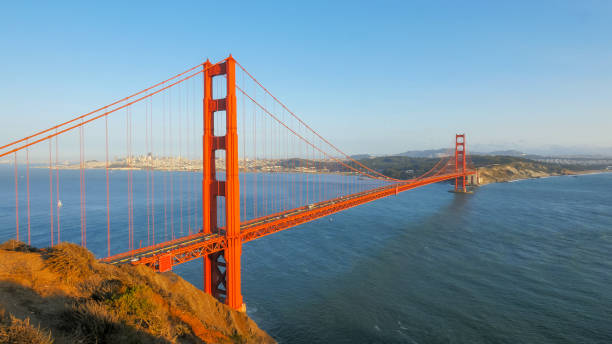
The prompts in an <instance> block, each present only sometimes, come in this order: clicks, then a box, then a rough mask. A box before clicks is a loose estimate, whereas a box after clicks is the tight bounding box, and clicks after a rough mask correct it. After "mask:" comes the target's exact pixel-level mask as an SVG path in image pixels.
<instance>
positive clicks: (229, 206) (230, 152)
mask: <svg viewBox="0 0 612 344" xmlns="http://www.w3.org/2000/svg"><path fill="white" fill-rule="evenodd" d="M235 63H236V62H235V60H234V58H233V57H232V56H231V55H230V56H229V58H227V59H226V60H225V61H224V62H222V63H219V64H216V65H212V64H211V63H210V62H209V61H208V60H207V61H206V62H205V63H204V64H203V68H204V101H203V102H204V104H203V109H204V111H203V117H204V118H203V120H204V138H203V147H202V148H203V161H202V165H203V166H202V167H203V179H202V223H203V226H202V232H203V233H204V234H210V233H219V232H220V231H219V227H218V224H217V203H218V202H219V201H221V202H225V207H224V209H225V214H224V215H225V224H226V226H225V233H219V234H224V235H225V237H226V242H227V246H226V247H225V249H224V250H223V251H220V252H218V253H213V254H210V255H207V256H205V257H204V291H205V292H207V293H209V294H211V295H213V296H214V297H215V298H217V299H218V300H220V301H224V302H225V304H227V305H228V306H229V307H231V308H233V309H238V310H245V305H244V303H243V302H242V293H241V279H240V256H241V254H242V241H241V238H240V183H239V180H238V133H237V119H236V81H235V80H236V77H235V72H236V70H235V69H236V65H235ZM222 75H225V79H226V96H225V98H220V99H215V96H218V95H215V94H213V78H214V77H217V76H222ZM219 111H225V117H226V120H225V123H226V132H225V135H224V136H215V130H214V128H215V116H214V114H215V112H219ZM219 150H225V165H226V166H225V180H218V179H217V170H216V164H215V153H216V152H217V151H219Z"/></svg>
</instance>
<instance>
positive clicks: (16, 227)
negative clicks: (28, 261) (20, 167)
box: [15, 152, 19, 241]
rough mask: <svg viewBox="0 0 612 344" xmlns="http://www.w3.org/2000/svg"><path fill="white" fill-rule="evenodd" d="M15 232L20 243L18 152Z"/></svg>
mask: <svg viewBox="0 0 612 344" xmlns="http://www.w3.org/2000/svg"><path fill="white" fill-rule="evenodd" d="M15 232H16V237H15V239H17V241H19V176H18V174H17V152H15Z"/></svg>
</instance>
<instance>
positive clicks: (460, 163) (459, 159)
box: [455, 134, 467, 192]
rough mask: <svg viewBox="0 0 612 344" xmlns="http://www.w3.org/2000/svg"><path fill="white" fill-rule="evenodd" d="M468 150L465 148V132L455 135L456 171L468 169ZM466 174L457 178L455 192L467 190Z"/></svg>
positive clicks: (461, 171) (460, 171) (462, 171)
mask: <svg viewBox="0 0 612 344" xmlns="http://www.w3.org/2000/svg"><path fill="white" fill-rule="evenodd" d="M466 154H467V151H466V149H465V134H457V135H455V173H464V172H465V171H466V170H467V160H466ZM465 179H466V176H465V175H464V176H462V177H459V178H455V192H466V191H467V190H466V187H465V182H466V180H465Z"/></svg>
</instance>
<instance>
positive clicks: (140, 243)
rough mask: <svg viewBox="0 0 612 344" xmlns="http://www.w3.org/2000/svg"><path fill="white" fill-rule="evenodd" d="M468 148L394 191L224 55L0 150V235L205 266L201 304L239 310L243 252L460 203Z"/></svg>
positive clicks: (127, 258)
mask: <svg viewBox="0 0 612 344" xmlns="http://www.w3.org/2000/svg"><path fill="white" fill-rule="evenodd" d="M465 144H466V143H465V135H464V134H459V135H456V137H455V145H454V154H452V152H453V149H451V150H449V154H447V155H446V156H443V157H442V158H441V159H440V161H439V162H438V163H437V164H435V165H434V166H433V167H432V168H431V169H430V170H429V171H427V172H426V173H424V174H423V175H421V176H418V177H414V178H411V179H408V180H398V179H394V178H390V177H388V176H385V175H383V174H382V173H381V172H379V171H376V170H374V169H372V168H369V167H368V166H366V165H365V164H364V163H362V162H360V161H357V160H355V159H353V158H351V157H350V156H348V155H347V154H345V153H343V152H342V151H341V150H340V149H338V148H337V147H336V146H334V145H333V144H331V143H330V142H329V141H328V140H326V139H325V138H324V137H322V136H321V135H319V134H318V133H317V132H316V131H315V130H313V129H312V128H311V127H309V126H308V125H307V124H306V123H305V122H304V121H302V119H300V118H299V117H298V116H297V115H296V114H295V113H293V112H292V111H291V110H289V108H288V107H287V106H285V105H284V104H283V103H282V102H280V101H279V100H278V99H277V98H276V97H275V96H274V95H272V94H271V93H270V92H269V91H268V90H267V89H266V88H264V87H263V85H262V84H261V83H260V82H259V81H258V80H257V79H255V78H254V77H253V76H252V75H251V74H250V73H249V72H248V71H247V70H246V69H245V68H244V67H243V66H242V65H240V64H239V63H238V62H236V61H235V60H234V59H233V58H232V57H231V56H230V57H228V58H226V59H224V60H222V61H220V62H217V63H215V64H212V63H210V62H208V61H206V62H205V63H203V64H200V65H197V66H195V67H193V68H190V69H188V70H186V71H184V72H182V73H180V74H177V75H175V76H173V77H171V78H169V79H167V80H164V81H162V82H160V83H157V84H155V85H153V86H151V87H149V88H146V89H144V90H142V91H140V92H137V93H134V94H132V95H130V96H128V97H125V98H123V99H121V100H118V101H116V102H114V103H112V104H110V105H107V106H104V107H101V108H99V109H97V110H95V111H92V112H89V113H86V114H84V115H81V116H77V117H75V118H73V119H71V120H69V121H66V122H63V123H60V124H58V125H55V126H53V127H51V128H48V129H46V130H42V131H39V132H37V133H34V134H32V135H30V136H27V137H24V138H22V139H19V140H15V141H13V142H11V143H9V144H6V145H4V146H2V147H0V158H2V159H4V160H5V162H8V163H9V164H6V166H10V164H12V165H13V167H14V168H12V169H11V171H10V174H12V176H11V175H9V174H7V173H8V172H7V171H8V169H6V171H4V177H3V182H4V184H6V185H7V187H8V185H10V184H7V182H8V183H13V181H14V192H13V191H11V193H12V194H14V203H13V202H12V201H11V203H10V204H4V205H2V206H3V207H4V210H5V213H6V214H5V215H3V219H4V220H3V227H2V228H3V232H2V233H3V234H8V233H9V232H10V233H11V234H10V235H11V236H12V233H14V234H15V237H16V238H17V240H23V241H26V242H27V243H28V244H37V245H50V246H54V245H57V244H59V243H60V242H62V241H64V240H67V241H76V242H78V243H80V244H81V245H83V246H85V247H87V246H88V234H89V235H90V237H89V238H90V239H92V240H93V241H94V242H92V243H90V245H89V247H90V248H91V249H93V250H94V252H95V253H96V254H97V255H98V256H100V257H104V258H101V260H102V261H105V262H108V263H111V264H122V263H130V264H144V265H147V266H149V267H151V268H153V269H155V270H156V271H168V270H171V269H172V267H173V266H174V265H177V264H181V263H184V262H187V261H191V260H194V259H203V261H204V289H205V291H206V292H207V293H210V294H212V295H214V296H215V297H216V298H218V299H220V300H222V301H224V302H225V303H226V304H227V305H228V306H230V307H232V308H234V309H242V308H243V307H244V304H243V300H242V293H241V278H240V271H241V269H240V256H241V251H242V244H243V243H246V242H248V241H251V240H255V239H257V238H260V237H263V236H266V235H269V234H272V233H276V232H278V231H282V230H285V229H288V228H291V227H295V226H298V225H300V224H303V223H306V222H309V221H312V220H314V219H318V218H321V217H324V216H328V215H331V214H334V213H337V212H340V211H342V210H345V209H348V208H352V207H355V206H358V205H361V204H364V203H367V202H372V201H374V200H377V199H380V198H383V197H388V196H392V195H396V194H398V193H400V192H403V191H407V190H410V189H414V188H418V187H421V186H424V185H428V184H432V183H438V182H442V181H447V180H454V181H455V191H456V192H465V191H466V183H467V181H468V178H472V181H473V176H474V175H475V174H476V171H475V170H474V169H473V168H472V167H471V162H470V159H469V157H468V155H467V150H466V146H465ZM77 147H78V148H77ZM77 175H78V184H77V182H76V180H77ZM11 188H12V187H11ZM77 195H78V196H77ZM5 199H7V198H5ZM13 209H14V214H15V215H14V225H15V226H14V232H13V230H12V229H10V228H11V226H12V225H11V222H12V221H13V220H12V219H10V214H11V213H12V210H13ZM7 214H8V215H7ZM77 218H78V219H79V221H80V223H77V222H76V219H77ZM88 229H89V231H88ZM88 232H89V233H88ZM79 235H80V238H79Z"/></svg>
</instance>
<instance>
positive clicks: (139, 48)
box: [0, 0, 612, 155]
mask: <svg viewBox="0 0 612 344" xmlns="http://www.w3.org/2000/svg"><path fill="white" fill-rule="evenodd" d="M610 18H612V3H610V2H603V1H580V2H578V1H552V0H550V1H538V2H534V1H513V2H508V3H501V2H453V1H439V2H424V3H412V2H386V3H382V4H378V3H377V4H373V3H368V2H332V3H328V2H316V1H315V2H307V3H301V4H298V3H287V2H266V3H249V2H244V3H241V2H231V3H222V4H221V3H219V4H203V3H200V2H181V3H173V4H168V3H148V2H147V3H144V2H143V3H138V2H130V3H124V2H112V1H111V2H105V3H104V4H103V5H97V4H94V3H83V2H61V3H58V2H54V3H45V2H41V3H37V4H36V5H35V6H34V5H32V4H29V3H23V2H13V3H6V4H4V5H3V11H2V13H0V44H1V45H2V47H3V53H2V54H1V55H0V73H1V74H2V75H3V77H2V80H3V81H4V82H3V83H2V84H1V85H0V102H1V103H2V106H1V107H0V120H2V121H3V122H4V125H3V126H2V127H0V135H1V136H2V137H3V140H2V141H3V143H2V144H4V143H7V142H9V141H11V140H13V139H17V138H21V137H24V136H25V135H28V134H30V133H32V132H33V131H35V130H39V129H44V128H47V127H50V126H52V125H54V124H55V123H57V122H58V121H61V120H67V119H70V118H72V117H74V116H76V115H79V114H83V113H86V112H88V111H90V110H92V109H95V108H97V107H99V106H101V105H104V104H107V103H110V102H112V101H114V100H116V99H118V98H121V97H123V96H124V95H125V94H129V93H131V92H133V91H135V90H139V89H142V88H143V87H146V86H148V85H150V84H152V83H154V82H156V81H159V80H162V79H164V78H165V77H167V76H169V75H172V74H174V73H176V72H180V71H182V70H184V69H185V68H186V67H188V66H192V65H195V64H197V63H201V62H202V61H203V60H205V59H207V58H210V59H211V60H219V59H221V58H223V57H225V56H227V55H228V54H229V53H232V54H233V55H234V56H235V57H236V58H237V59H238V60H239V61H240V62H241V63H242V64H244V65H245V66H246V67H247V68H249V70H250V71H252V72H253V73H254V74H255V75H256V77H257V78H258V79H260V80H261V81H262V82H263V83H264V85H266V87H267V88H268V89H270V90H271V91H272V92H273V93H274V94H275V95H277V96H278V97H280V98H281V100H282V101H283V102H284V103H286V104H287V105H288V106H289V107H290V108H291V109H292V110H294V111H295V112H296V113H297V114H298V115H299V116H301V117H302V118H303V119H304V121H306V122H307V123H308V124H309V125H310V126H312V127H313V128H314V129H316V130H317V131H318V132H320V133H321V135H322V136H324V137H325V138H327V139H329V140H330V141H331V142H333V143H335V144H336V145H337V146H338V147H340V148H341V149H342V150H344V151H345V152H346V153H348V154H364V153H367V154H397V153H401V152H403V151H406V150H420V149H436V148H441V147H447V146H450V145H451V144H452V140H453V138H454V134H455V133H457V132H461V133H462V132H465V133H466V134H467V135H468V138H467V140H468V147H469V149H472V150H474V151H491V150H505V149H517V150H521V151H525V152H528V153H536V154H563V153H564V152H562V151H563V150H566V151H567V152H565V153H567V154H602V155H606V154H607V153H606V152H610V153H609V154H607V155H612V139H611V137H612V136H611V135H610V130H611V129H612V113H611V112H612V111H611V110H612V105H611V102H610V98H611V97H610V94H612V35H610V33H611V32H612V20H610ZM546 152H548V153H546ZM555 152H557V153H555Z"/></svg>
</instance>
